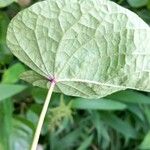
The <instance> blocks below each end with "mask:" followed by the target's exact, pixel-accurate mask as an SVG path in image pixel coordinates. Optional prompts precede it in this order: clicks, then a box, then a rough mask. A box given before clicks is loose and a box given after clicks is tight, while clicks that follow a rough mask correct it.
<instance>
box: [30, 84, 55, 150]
mask: <svg viewBox="0 0 150 150" xmlns="http://www.w3.org/2000/svg"><path fill="white" fill-rule="evenodd" d="M54 87H55V82H52V83H51V87H50V89H49V91H48V94H47V97H46V99H45V103H44V106H43V108H42V112H41V114H40V118H39V121H38V125H37V128H36V131H35V135H34V138H33V142H32V146H31V150H36V148H37V145H38V141H39V137H40V133H41V129H42V125H43V122H44V118H45V115H46V112H47V109H48V105H49V103H50V99H51V95H52V92H53V89H54Z"/></svg>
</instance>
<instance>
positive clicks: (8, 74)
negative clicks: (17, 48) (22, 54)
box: [2, 63, 25, 83]
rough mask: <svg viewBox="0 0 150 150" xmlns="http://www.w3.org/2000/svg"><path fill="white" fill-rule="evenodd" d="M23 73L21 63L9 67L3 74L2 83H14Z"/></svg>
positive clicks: (23, 69)
mask: <svg viewBox="0 0 150 150" xmlns="http://www.w3.org/2000/svg"><path fill="white" fill-rule="evenodd" d="M24 71H25V67H24V66H23V65H22V64H21V63H16V64H14V65H13V66H11V67H9V68H8V69H7V70H6V71H5V72H4V74H3V78H2V82H3V83H16V82H17V81H18V80H19V77H20V74H21V73H22V72H24Z"/></svg>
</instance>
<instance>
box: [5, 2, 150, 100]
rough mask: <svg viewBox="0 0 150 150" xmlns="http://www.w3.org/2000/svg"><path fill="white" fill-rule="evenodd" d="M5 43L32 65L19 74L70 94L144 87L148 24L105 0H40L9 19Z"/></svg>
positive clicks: (149, 86) (148, 67) (149, 60)
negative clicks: (52, 85) (51, 82)
mask: <svg viewBox="0 0 150 150" xmlns="http://www.w3.org/2000/svg"><path fill="white" fill-rule="evenodd" d="M7 41H8V42H7V43H8V46H9V48H10V49H11V51H12V52H13V54H14V55H15V56H17V57H18V58H19V59H20V60H21V61H22V62H24V63H25V64H26V65H28V66H29V67H30V68H31V69H32V70H33V71H29V72H27V73H25V76H23V77H22V78H24V79H25V80H27V81H29V82H32V83H34V85H38V86H42V87H47V88H49V85H50V82H49V80H55V81H56V87H55V90H57V91H59V92H62V93H65V94H67V95H72V96H80V97H85V98H99V97H103V96H106V95H108V94H111V93H113V92H116V91H119V90H124V89H127V88H132V89H139V90H145V91H150V73H149V72H150V28H149V26H148V25H147V24H146V23H145V22H144V21H142V20H141V19H140V18H139V17H138V16H137V15H136V14H134V13H132V12H131V11H129V10H127V9H125V8H122V7H121V6H119V5H117V4H115V3H113V2H110V1H108V0H46V1H42V2H38V3H36V4H34V5H33V6H31V7H29V8H27V9H25V10H23V11H21V12H20V13H19V14H18V15H17V16H16V17H15V18H14V19H13V20H12V21H11V23H10V25H9V28H8V35H7Z"/></svg>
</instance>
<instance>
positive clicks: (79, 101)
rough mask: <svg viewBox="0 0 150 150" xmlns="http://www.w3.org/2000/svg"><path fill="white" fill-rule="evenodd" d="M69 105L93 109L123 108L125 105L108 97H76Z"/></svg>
mask: <svg viewBox="0 0 150 150" xmlns="http://www.w3.org/2000/svg"><path fill="white" fill-rule="evenodd" d="M71 107H72V108H76V109H93V110H123V109H125V108H126V105H125V104H123V103H120V102H115V101H111V100H109V99H92V100H88V99H83V98H76V99H73V100H72V102H71Z"/></svg>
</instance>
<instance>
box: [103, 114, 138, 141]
mask: <svg viewBox="0 0 150 150" xmlns="http://www.w3.org/2000/svg"><path fill="white" fill-rule="evenodd" d="M101 117H102V119H103V120H104V121H105V123H106V124H108V125H109V126H110V127H112V128H113V129H115V130H116V131H118V132H119V133H121V134H123V135H124V136H125V137H127V138H136V137H137V132H136V130H135V129H134V127H132V126H131V125H130V124H129V122H126V121H123V120H121V119H120V118H118V117H117V116H115V115H114V114H110V113H104V114H103V115H101Z"/></svg>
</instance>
